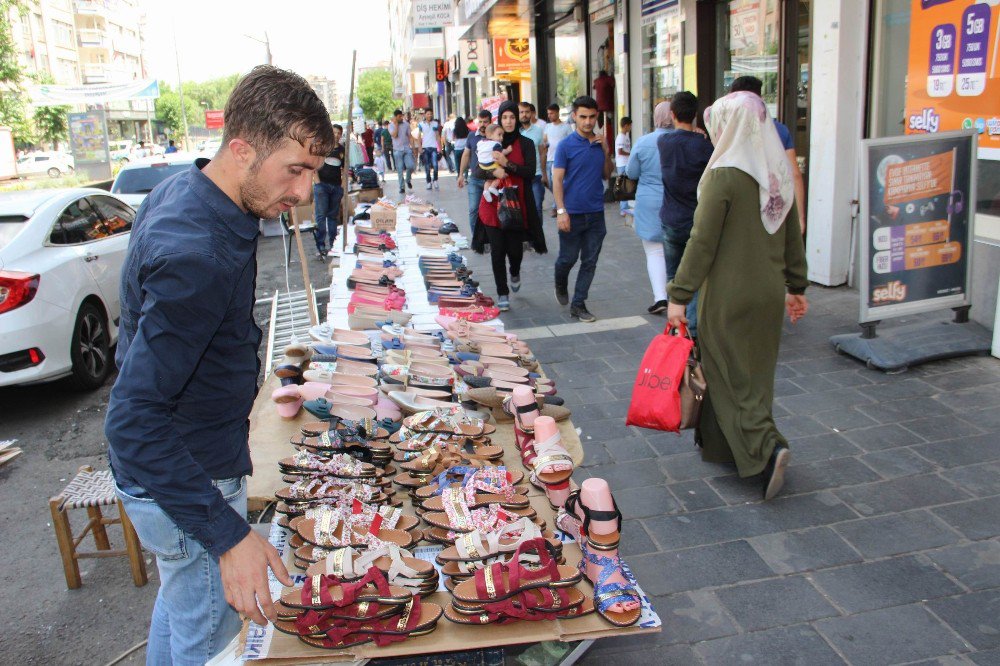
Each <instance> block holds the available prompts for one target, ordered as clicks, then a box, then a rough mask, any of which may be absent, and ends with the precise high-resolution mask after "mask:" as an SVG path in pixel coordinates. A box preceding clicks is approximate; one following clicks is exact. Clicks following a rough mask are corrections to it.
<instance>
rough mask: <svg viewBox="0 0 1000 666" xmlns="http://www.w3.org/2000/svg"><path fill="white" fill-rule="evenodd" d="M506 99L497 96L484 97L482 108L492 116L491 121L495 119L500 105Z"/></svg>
mask: <svg viewBox="0 0 1000 666" xmlns="http://www.w3.org/2000/svg"><path fill="white" fill-rule="evenodd" d="M505 99H506V97H504V96H502V95H497V96H496V97H484V98H483V104H482V106H483V108H484V109H486V110H487V111H489V112H490V113H492V114H493V120H496V119H497V112H498V111H500V105H501V104H503V101H504V100H505Z"/></svg>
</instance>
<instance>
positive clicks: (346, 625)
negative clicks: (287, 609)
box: [299, 597, 444, 650]
mask: <svg viewBox="0 0 1000 666" xmlns="http://www.w3.org/2000/svg"><path fill="white" fill-rule="evenodd" d="M443 613H444V610H443V609H442V608H441V607H440V606H438V605H437V604H432V603H425V602H421V601H420V598H419V597H412V598H411V599H410V600H409V601H408V602H407V603H406V605H405V606H403V607H402V608H401V609H400V610H399V612H398V613H397V614H396V615H392V616H388V617H383V618H381V619H374V620H368V621H365V622H362V623H360V624H359V623H354V622H342V623H340V624H339V625H338V624H334V626H332V627H330V628H329V629H327V631H326V632H325V635H324V637H323V638H315V637H313V636H309V635H306V636H302V635H300V636H299V640H300V641H302V642H304V643H306V644H308V645H311V646H312V647H318V648H324V649H338V650H339V649H342V648H343V646H344V645H346V644H349V643H352V644H354V645H357V643H355V642H353V641H356V640H361V642H368V641H374V642H375V645H377V646H378V647H385V646H386V645H389V644H391V643H396V642H399V641H403V640H406V638H407V637H409V636H423V635H425V634H429V633H431V632H432V631H434V629H435V628H436V627H437V623H438V620H440V619H441V615H442V614H443Z"/></svg>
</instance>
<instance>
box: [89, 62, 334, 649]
mask: <svg viewBox="0 0 1000 666" xmlns="http://www.w3.org/2000/svg"><path fill="white" fill-rule="evenodd" d="M225 115H226V127H225V133H224V135H223V139H222V147H221V148H220V149H219V152H218V153H217V154H216V155H215V157H214V158H213V159H212V161H211V163H209V162H208V160H205V159H200V160H198V161H197V162H196V163H195V164H194V165H193V166H192V167H191V168H190V169H189V170H187V171H184V172H182V173H179V174H177V175H175V176H173V177H171V178H168V179H167V180H166V181H164V182H163V183H161V184H160V185H159V186H158V187H156V188H155V189H154V190H153V191H152V193H150V195H149V196H148V197H147V198H146V200H145V202H144V203H143V205H142V207H141V208H140V209H139V214H138V216H137V217H136V221H135V224H134V225H133V228H132V235H131V238H130V240H129V249H128V254H127V256H126V259H125V266H124V269H123V271H122V281H121V303H122V314H121V329H120V337H119V342H118V351H117V355H116V359H115V360H116V362H117V364H118V368H119V374H118V378H117V380H116V381H115V385H114V387H113V388H112V390H111V399H110V401H109V403H108V415H107V421H106V424H105V432H106V434H107V436H108V442H109V446H110V452H109V458H110V463H111V469H112V471H113V473H114V477H115V483H116V485H117V491H118V496H119V498H120V499H121V500H122V503H123V504H124V506H125V508H126V510H127V512H128V515H129V517H130V518H131V519H132V523H133V524H134V525H135V529H136V532H137V533H138V534H139V539H140V540H141V541H142V543H143V546H145V547H146V549H147V550H149V551H150V552H152V553H153V554H154V555H156V564H157V568H158V570H159V574H160V590H159V593H158V594H157V597H156V604H155V606H154V608H153V617H152V621H151V623H150V629H149V642H148V644H147V647H146V660H147V663H148V664H204V663H205V662H206V661H208V660H209V659H211V658H212V657H213V656H214V655H215V654H216V653H218V652H219V651H220V650H222V649H223V648H224V647H226V645H227V644H228V643H229V641H230V640H231V639H232V638H233V636H235V635H236V633H237V631H238V630H239V628H240V624H241V623H240V616H239V613H243V614H245V615H247V616H249V617H250V619H252V620H253V621H254V622H257V623H259V624H266V623H267V620H266V619H265V618H267V619H270V620H272V621H273V620H274V619H275V618H276V613H275V609H274V606H273V605H272V602H271V595H270V591H269V589H268V578H267V571H268V568H269V567H270V569H271V570H272V571H273V572H274V575H275V576H276V577H277V579H278V580H279V581H281V582H282V583H284V584H285V585H290V584H291V580H290V579H289V577H288V573H287V571H286V570H285V567H284V566H283V565H282V563H281V560H280V558H279V556H278V553H277V551H276V550H275V549H274V548H273V547H272V546H271V545H270V544H268V542H267V541H266V540H265V539H264V538H262V537H261V536H259V535H258V534H257V533H256V532H254V531H252V530H251V529H250V526H249V525H248V524H247V521H246V487H245V484H244V478H245V477H246V475H248V474H250V473H251V471H252V470H251V464H250V450H249V447H248V444H247V437H248V432H249V423H248V417H249V415H250V408H251V405H252V404H253V400H254V396H255V394H256V391H257V374H258V372H259V369H260V361H259V359H258V357H257V353H258V350H259V346H260V339H261V331H260V329H259V328H258V327H257V324H256V323H255V322H254V317H253V306H254V300H255V294H254V289H255V281H256V276H257V235H258V221H259V220H260V219H261V218H266V219H272V218H276V217H278V215H279V214H280V213H282V212H286V211H288V210H290V209H291V208H292V207H293V206H295V205H296V204H298V203H299V202H301V201H306V200H308V198H309V192H310V189H311V187H312V177H313V174H314V173H315V172H316V170H317V169H318V168H319V167H320V165H322V164H323V158H324V157H325V156H326V155H327V153H329V152H330V149H331V148H332V147H333V144H334V141H333V130H332V127H331V124H330V117H329V115H327V112H326V109H325V108H324V107H323V103H322V102H321V101H320V100H319V98H318V97H317V96H316V94H315V93H314V92H313V90H312V88H310V87H309V84H308V83H306V81H305V80H304V79H302V78H301V77H300V76H298V75H297V74H293V73H291V72H286V71H283V70H280V69H277V68H274V67H270V66H261V67H257V68H255V69H253V70H252V71H251V72H250V73H249V74H247V75H246V76H245V77H243V79H242V80H241V81H240V82H239V84H238V85H237V86H236V88H235V89H234V90H233V92H232V94H231V95H230V98H229V101H228V102H227V104H226V109H225Z"/></svg>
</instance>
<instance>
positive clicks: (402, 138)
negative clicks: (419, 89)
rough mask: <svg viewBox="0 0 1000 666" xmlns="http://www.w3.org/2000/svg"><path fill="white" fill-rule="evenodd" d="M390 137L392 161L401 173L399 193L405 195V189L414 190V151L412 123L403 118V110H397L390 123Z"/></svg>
mask: <svg viewBox="0 0 1000 666" xmlns="http://www.w3.org/2000/svg"><path fill="white" fill-rule="evenodd" d="M389 136H391V137H392V161H393V163H394V164H395V165H396V170H397V172H398V173H399V193H400V194H403V193H404V192H405V191H406V190H405V187H409V188H410V189H411V190H412V189H413V181H412V180H411V179H412V176H413V151H412V150H411V149H410V123H408V122H406V120H405V119H404V118H403V110H402V109H396V110H395V112H393V114H392V122H391V123H389Z"/></svg>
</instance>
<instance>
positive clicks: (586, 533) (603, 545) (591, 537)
mask: <svg viewBox="0 0 1000 666" xmlns="http://www.w3.org/2000/svg"><path fill="white" fill-rule="evenodd" d="M611 504H612V505H613V506H614V510H613V511H597V510H595V509H590V508H588V507H587V506H586V505H584V503H583V501H582V500H581V499H580V490H579V489H577V490H574V491H573V492H571V493H570V494H569V498H568V499H567V500H566V504H565V507H564V508H565V510H566V515H567V516H568V517H569V518H572V519H573V520H576V521H577V522H578V523H579V524H580V534H581V535H582V536H583V537H584V538H585V539H586V542H587V543H588V544H590V547H591V548H592V549H593V550H604V551H608V550H617V548H618V544H619V543H620V541H621V529H622V512H621V511H620V510H619V509H618V503H617V502H615V498H614V495H612V496H611ZM592 520H600V521H610V520H613V521H616V522H617V523H618V529H617V530H615V531H614V532H612V533H610V534H591V533H590V522H591V521H592Z"/></svg>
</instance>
